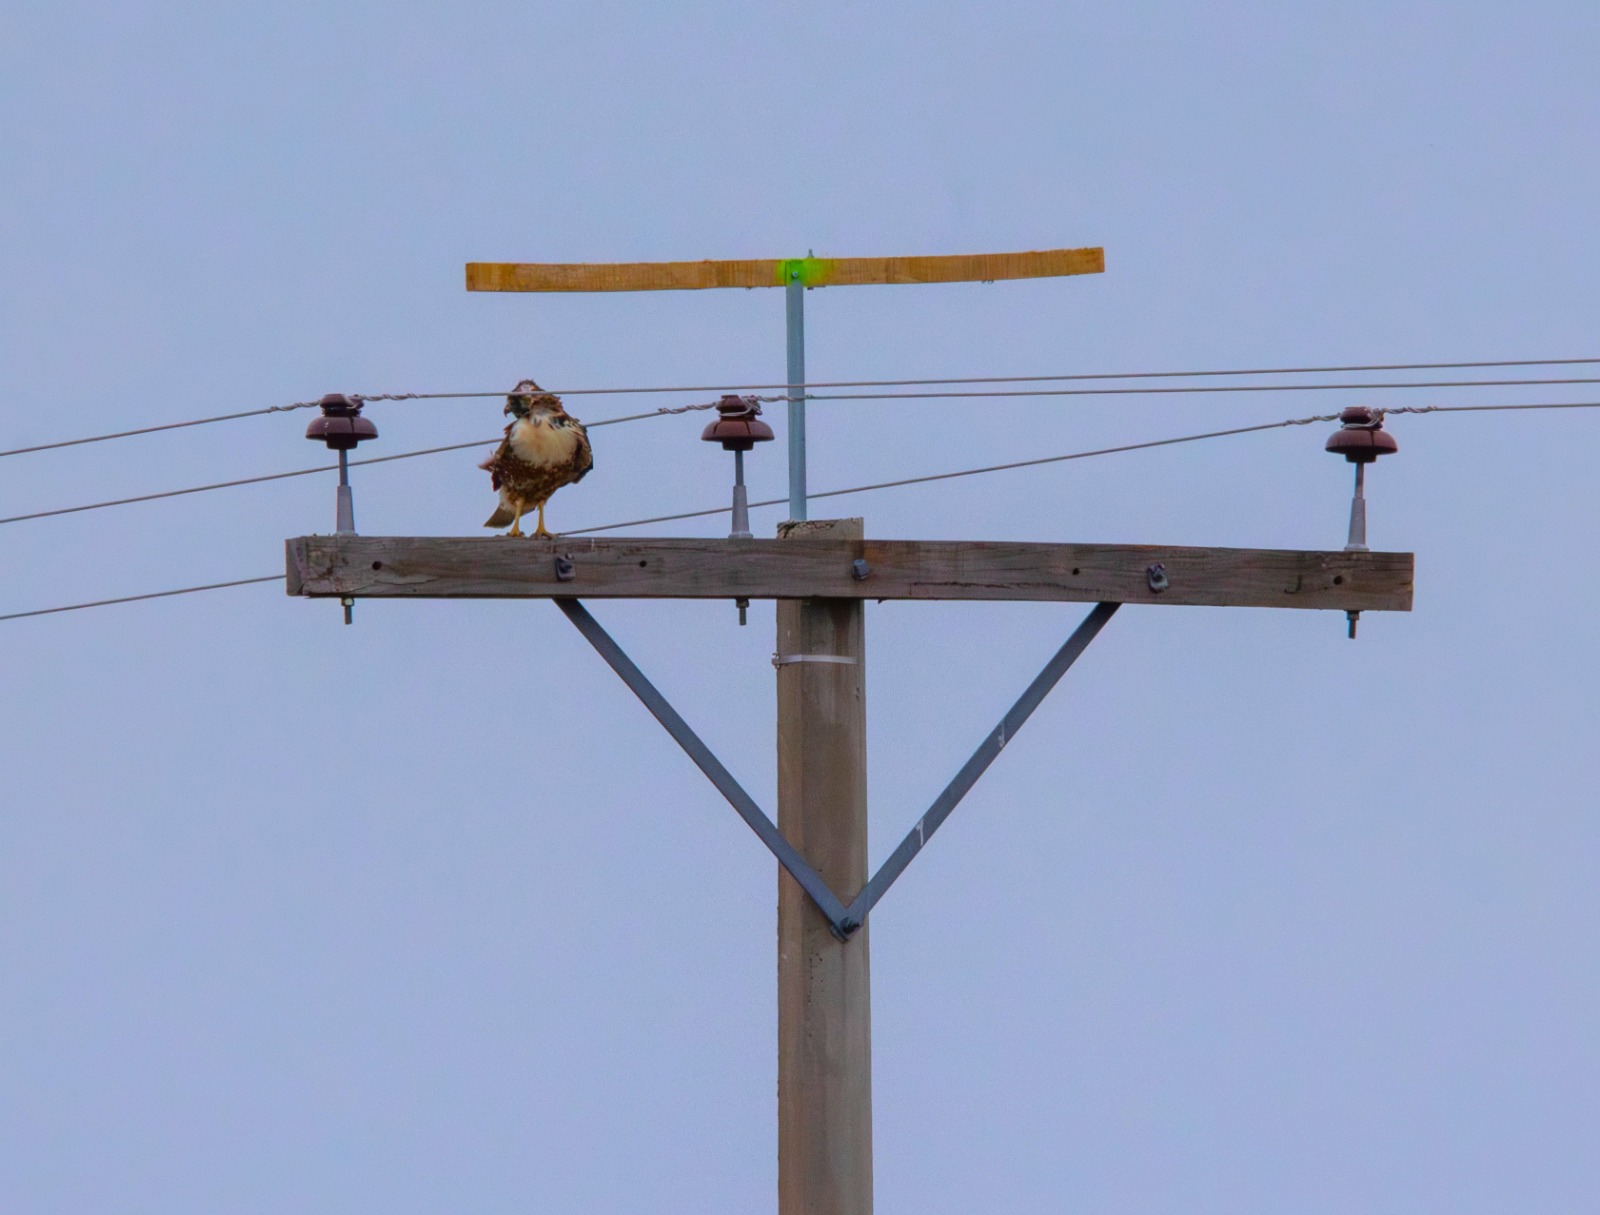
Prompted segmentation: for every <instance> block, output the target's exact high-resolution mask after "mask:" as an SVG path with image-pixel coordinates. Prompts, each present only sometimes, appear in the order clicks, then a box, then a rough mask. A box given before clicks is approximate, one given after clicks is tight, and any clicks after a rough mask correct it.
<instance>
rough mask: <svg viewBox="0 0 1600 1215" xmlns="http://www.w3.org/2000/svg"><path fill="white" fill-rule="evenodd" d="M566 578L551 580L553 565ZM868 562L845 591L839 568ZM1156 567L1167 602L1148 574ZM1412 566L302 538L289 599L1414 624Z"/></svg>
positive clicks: (1397, 562)
mask: <svg viewBox="0 0 1600 1215" xmlns="http://www.w3.org/2000/svg"><path fill="white" fill-rule="evenodd" d="M557 557H563V558H566V559H567V560H569V561H570V562H571V563H572V578H571V580H570V581H562V580H560V579H559V578H558V577H557V570H556V558H557ZM857 558H861V559H863V560H865V561H866V562H867V565H868V568H869V571H870V572H869V574H868V576H867V577H866V578H865V579H861V580H857V579H856V578H854V577H852V575H851V563H852V562H853V561H855V560H856V559H857ZM1156 564H1160V565H1162V566H1164V567H1165V570H1166V576H1167V581H1168V589H1167V590H1165V591H1162V592H1159V593H1158V592H1155V591H1152V590H1151V589H1150V583H1149V577H1148V573H1147V571H1148V570H1149V568H1150V567H1151V566H1153V565H1156ZM1411 584H1412V556H1411V554H1410V553H1346V552H1317V551H1302V550H1298V549H1249V548H1176V547H1165V546H1158V545H1127V544H1023V543H1008V542H988V541H983V542H974V541H948V540H841V539H788V540H686V539H612V538H607V539H600V538H589V539H585V538H571V539H560V538H558V539H556V540H531V539H507V538H504V537H500V536H490V537H472V538H461V539H457V538H453V537H404V536H304V537H300V538H298V539H294V540H290V541H288V584H287V585H288V589H289V593H290V594H301V595H306V596H310V597H325V596H343V595H353V596H357V597H361V598H390V599H407V598H411V599H430V598H431V599H515V598H533V599H538V598H556V597H563V596H578V597H582V598H588V599H736V598H745V599H806V598H814V597H832V598H842V599H997V600H1000V599H1007V600H1036V601H1046V602H1048V601H1054V602H1079V603H1096V602H1101V601H1106V602H1115V603H1155V604H1175V605H1204V606H1211V607H1282V608H1325V609H1331V610H1338V611H1362V612H1374V611H1396V612H1407V611H1410V610H1411Z"/></svg>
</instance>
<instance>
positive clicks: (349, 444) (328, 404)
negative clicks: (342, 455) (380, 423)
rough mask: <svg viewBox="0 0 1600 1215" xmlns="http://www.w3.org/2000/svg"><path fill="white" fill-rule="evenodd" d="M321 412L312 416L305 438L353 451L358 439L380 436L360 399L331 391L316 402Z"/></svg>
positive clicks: (336, 449) (334, 448)
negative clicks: (367, 417) (353, 398)
mask: <svg viewBox="0 0 1600 1215" xmlns="http://www.w3.org/2000/svg"><path fill="white" fill-rule="evenodd" d="M317 404H318V405H320V406H321V407H322V416H321V417H320V418H312V419H311V425H309V426H307V427H306V438H308V439H317V440H319V441H320V442H323V443H326V444H327V445H328V447H329V448H330V449H331V450H333V451H350V450H352V449H353V448H354V447H355V446H356V445H357V444H358V443H365V442H366V441H367V440H368V439H376V438H377V437H378V428H377V427H376V426H374V425H373V424H372V423H371V422H370V421H368V420H367V419H366V418H364V417H362V416H361V402H360V401H352V400H351V399H350V398H349V397H347V396H344V395H343V394H341V393H336V392H335V393H329V394H328V395H327V396H325V397H323V398H322V400H320V401H318V402H317Z"/></svg>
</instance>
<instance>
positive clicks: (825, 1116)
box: [777, 519, 872, 1215]
mask: <svg viewBox="0 0 1600 1215" xmlns="http://www.w3.org/2000/svg"><path fill="white" fill-rule="evenodd" d="M785 530H786V532H787V533H788V534H794V535H801V536H807V537H817V536H824V537H832V538H835V539H845V538H849V539H860V538H861V536H862V524H861V520H859V519H842V520H832V521H827V522H822V521H817V522H812V523H803V524H799V525H798V526H795V527H793V528H791V529H785ZM864 657H865V655H864V648H863V603H862V601H861V600H860V599H780V600H779V601H778V658H777V662H778V826H779V829H780V830H781V832H782V834H783V836H784V837H785V838H786V839H788V840H790V841H791V842H793V844H794V845H795V847H797V848H798V849H799V850H800V852H801V853H802V854H803V855H804V856H805V857H806V859H807V860H808V861H810V863H811V864H813V865H814V866H816V868H817V871H818V872H819V873H820V874H821V876H822V878H823V880H824V881H826V882H827V883H828V885H829V887H830V888H832V889H834V890H843V891H855V890H859V889H860V888H861V886H862V884H863V883H864V882H865V881H866V877H867V764H866V711H865V710H866V706H865V701H864V691H865V686H864V685H865V668H864V665H863V663H864ZM846 926H847V927H848V926H849V922H848V920H847V921H846ZM868 958H869V955H868V952H867V932H866V930H865V929H862V930H861V931H859V932H858V933H857V934H856V935H855V936H854V937H853V938H852V939H850V940H841V939H840V937H839V934H838V933H837V931H836V930H835V927H834V925H831V924H830V923H829V922H828V920H827V919H826V917H824V916H823V915H821V914H820V913H819V912H818V910H817V908H816V906H814V905H813V903H812V902H811V900H809V899H807V898H806V897H805V895H804V893H803V892H802V891H801V889H800V888H799V887H798V886H797V885H795V883H793V882H791V881H789V880H788V878H786V877H784V876H783V875H782V874H780V875H779V877H778V1215H871V1212H872V1006H871V998H870V981H869V980H870V975H869V967H868Z"/></svg>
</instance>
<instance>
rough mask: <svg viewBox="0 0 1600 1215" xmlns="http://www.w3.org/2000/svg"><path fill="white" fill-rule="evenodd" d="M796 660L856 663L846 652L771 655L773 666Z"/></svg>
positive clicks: (846, 664) (837, 663)
mask: <svg viewBox="0 0 1600 1215" xmlns="http://www.w3.org/2000/svg"><path fill="white" fill-rule="evenodd" d="M796 662H823V663H830V662H831V663H833V664H835V665H836V666H841V667H853V666H855V665H856V660H855V659H854V658H851V657H850V656H849V655H848V654H774V655H773V656H772V665H773V666H775V667H786V666H790V665H792V664H793V663H796Z"/></svg>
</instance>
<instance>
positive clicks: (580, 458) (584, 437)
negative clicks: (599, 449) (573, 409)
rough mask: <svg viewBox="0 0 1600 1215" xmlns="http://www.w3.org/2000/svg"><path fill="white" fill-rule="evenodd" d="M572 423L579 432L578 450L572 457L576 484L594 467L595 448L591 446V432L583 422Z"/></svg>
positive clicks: (573, 479) (573, 482)
mask: <svg viewBox="0 0 1600 1215" xmlns="http://www.w3.org/2000/svg"><path fill="white" fill-rule="evenodd" d="M572 425H573V427H574V428H575V429H576V430H577V432H578V450H577V452H576V453H575V454H574V456H573V459H572V484H574V485H576V484H577V483H578V482H579V481H582V480H583V479H584V477H586V476H588V474H589V470H590V469H591V468H593V467H594V448H592V447H590V446H589V432H588V431H587V430H585V429H584V428H583V423H582V422H574V423H573V424H572Z"/></svg>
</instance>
